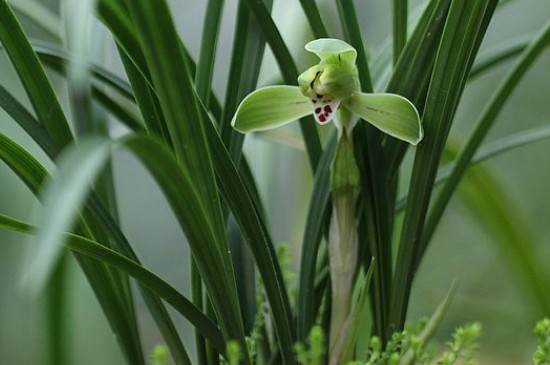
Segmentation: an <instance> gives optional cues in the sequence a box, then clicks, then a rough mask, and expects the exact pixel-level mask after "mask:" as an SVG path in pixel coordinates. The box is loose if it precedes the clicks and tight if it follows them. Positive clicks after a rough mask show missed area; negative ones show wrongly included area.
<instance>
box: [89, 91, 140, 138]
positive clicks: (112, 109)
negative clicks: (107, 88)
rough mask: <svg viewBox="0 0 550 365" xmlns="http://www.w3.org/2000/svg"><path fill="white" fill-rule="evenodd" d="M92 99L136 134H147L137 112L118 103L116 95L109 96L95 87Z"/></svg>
mask: <svg viewBox="0 0 550 365" xmlns="http://www.w3.org/2000/svg"><path fill="white" fill-rule="evenodd" d="M92 97H93V98H94V100H95V101H97V102H98V103H99V104H100V105H101V106H102V107H103V108H104V109H105V110H107V111H109V113H110V114H111V115H112V116H113V117H115V119H117V120H118V121H119V122H120V123H122V124H123V125H125V126H126V127H127V128H128V129H130V130H131V131H135V132H145V130H146V129H145V127H144V126H143V121H142V120H141V118H140V117H139V116H138V115H136V113H135V111H134V110H132V109H130V108H126V107H125V106H124V105H123V103H121V102H120V101H119V102H117V101H115V100H116V98H117V97H116V96H115V95H110V94H107V93H106V92H104V91H102V90H101V89H100V88H97V87H94V88H93V89H92Z"/></svg>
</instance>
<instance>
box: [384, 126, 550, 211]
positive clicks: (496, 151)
mask: <svg viewBox="0 0 550 365" xmlns="http://www.w3.org/2000/svg"><path fill="white" fill-rule="evenodd" d="M549 138H550V127H548V126H544V127H540V128H533V129H530V130H526V131H522V132H518V133H514V134H512V135H510V136H508V137H504V138H501V139H499V140H496V141H494V142H491V143H488V144H486V145H484V146H481V147H480V148H479V149H478V150H477V152H476V154H475V155H474V157H473V158H472V160H471V161H470V164H469V165H468V168H470V167H471V166H473V165H475V164H478V163H480V162H483V161H485V160H488V159H490V158H492V157H495V156H499V155H501V154H503V153H505V152H509V151H511V150H513V149H515V148H519V147H522V146H525V145H528V144H531V143H534V142H539V141H542V140H545V139H549ZM452 169H453V163H452V162H451V163H449V164H447V165H445V166H444V167H442V168H440V170H439V171H438V173H437V178H436V179H435V183H434V186H438V185H440V184H441V183H443V182H445V181H446V180H447V179H448V178H449V176H450V175H451V171H452ZM406 204H407V197H406V196H404V197H401V198H400V199H399V201H398V202H397V205H396V208H395V212H396V213H399V212H401V211H403V209H405V206H406Z"/></svg>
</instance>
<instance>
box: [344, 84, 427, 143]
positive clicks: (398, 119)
mask: <svg viewBox="0 0 550 365" xmlns="http://www.w3.org/2000/svg"><path fill="white" fill-rule="evenodd" d="M345 107H346V108H348V110H350V111H351V112H353V113H355V114H357V115H359V116H360V117H361V118H362V119H365V120H366V121H367V122H369V123H371V124H372V125H373V126H375V127H376V128H378V129H380V130H381V131H382V132H384V133H387V134H389V135H390V136H392V137H395V138H398V139H400V140H403V141H405V142H408V143H410V144H412V145H416V144H418V142H420V141H421V140H422V137H423V136H424V132H423V130H422V125H421V123H420V116H419V115H418V111H417V110H416V108H415V107H414V105H413V104H412V103H411V102H410V101H408V100H407V99H405V98H404V97H402V96H400V95H396V94H365V93H358V94H355V95H354V96H352V97H351V98H350V99H349V100H347V101H346V103H345Z"/></svg>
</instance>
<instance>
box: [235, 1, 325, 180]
mask: <svg viewBox="0 0 550 365" xmlns="http://www.w3.org/2000/svg"><path fill="white" fill-rule="evenodd" d="M245 1H246V3H247V4H248V6H249V7H250V10H251V11H252V13H253V14H254V16H255V17H256V20H257V22H258V24H259V25H260V27H261V28H262V31H263V33H264V35H265V37H266V39H267V42H268V43H269V46H270V48H271V51H273V55H274V56H275V59H276V60H277V63H278V65H279V69H280V70H281V73H282V75H283V79H284V81H285V83H286V84H288V85H296V82H297V79H298V71H297V69H296V65H295V63H294V60H293V59H292V56H291V55H290V52H289V50H288V48H287V47H286V45H285V43H284V41H283V38H282V37H281V34H280V33H279V30H278V29H277V26H276V25H275V22H274V20H273V18H272V17H271V15H270V13H269V11H268V9H267V7H266V5H265V4H264V3H263V2H261V1H255V0H245ZM312 120H313V117H306V118H302V119H300V129H301V131H302V136H303V138H304V142H305V145H306V151H307V154H308V158H309V161H310V163H311V167H312V169H313V171H315V169H316V168H317V164H318V163H319V158H320V156H321V153H322V147H321V142H320V140H319V133H318V132H317V127H316V125H315V123H312Z"/></svg>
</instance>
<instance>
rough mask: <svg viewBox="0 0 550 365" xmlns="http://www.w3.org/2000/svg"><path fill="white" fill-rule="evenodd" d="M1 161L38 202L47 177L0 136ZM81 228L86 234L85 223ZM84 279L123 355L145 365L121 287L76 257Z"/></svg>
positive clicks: (106, 273)
mask: <svg viewBox="0 0 550 365" xmlns="http://www.w3.org/2000/svg"><path fill="white" fill-rule="evenodd" d="M0 159H1V160H2V161H4V162H5V163H6V164H7V165H8V166H9V167H10V169H11V170H12V171H13V172H14V173H15V174H16V175H17V176H18V177H19V178H20V179H21V180H22V181H23V183H24V184H25V185H26V186H27V187H28V188H29V190H31V191H32V192H33V193H34V194H35V195H36V196H37V197H38V198H39V199H40V198H41V196H40V195H39V189H40V187H41V185H42V183H43V181H44V180H45V179H46V178H47V177H48V172H47V171H46V169H45V168H44V167H43V166H42V165H41V164H40V163H39V162H38V161H37V160H36V159H35V158H34V157H33V156H32V155H30V154H29V153H28V152H27V151H26V150H24V149H23V148H22V147H21V146H19V145H18V144H16V143H15V142H13V141H12V140H10V139H9V138H8V137H6V136H5V135H3V134H1V133H0ZM80 226H81V229H82V230H85V231H86V226H85V224H84V223H81V224H80ZM76 258H77V261H78V262H79V264H80V266H81V267H82V269H83V271H84V273H85V274H86V277H87V279H88V281H89V283H90V285H91V286H92V289H93V290H94V293H95V295H96V296H97V298H98V301H99V303H100V304H101V306H102V308H103V310H104V313H105V315H106V317H107V319H108V321H109V324H110V325H111V328H112V330H113V332H114V333H115V334H116V336H117V338H118V340H119V342H120V344H121V346H122V349H123V352H124V355H125V356H126V358H127V360H128V361H129V362H130V363H132V364H144V360H143V356H142V353H141V347H140V344H139V343H136V338H135V337H134V334H135V327H132V323H131V322H129V319H128V318H127V316H126V309H125V308H123V307H122V302H121V301H120V298H119V297H118V293H119V292H120V286H119V284H118V282H117V281H116V280H115V278H114V277H113V276H112V273H110V272H109V271H108V270H107V268H106V267H104V266H103V265H102V264H101V263H98V262H95V261H90V260H88V259H86V258H83V257H81V256H78V255H76Z"/></svg>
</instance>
